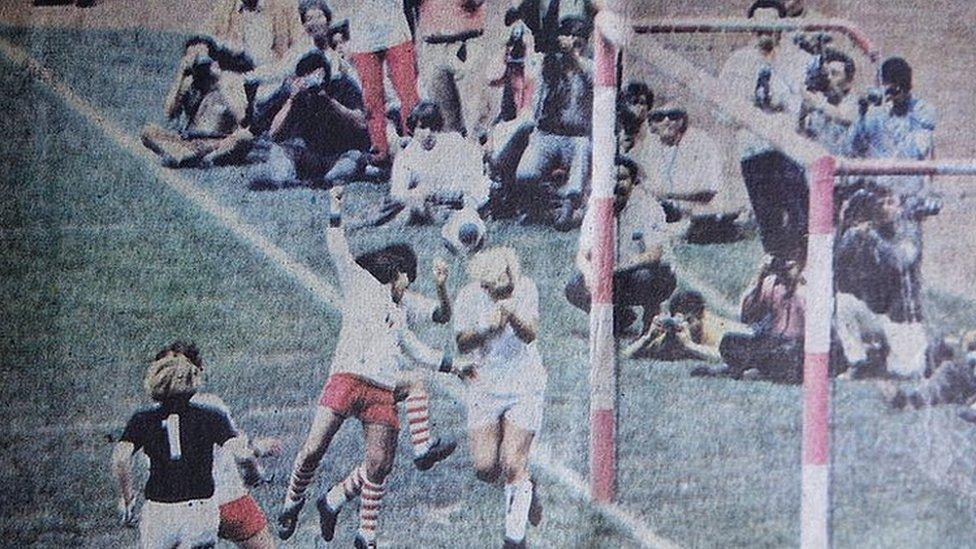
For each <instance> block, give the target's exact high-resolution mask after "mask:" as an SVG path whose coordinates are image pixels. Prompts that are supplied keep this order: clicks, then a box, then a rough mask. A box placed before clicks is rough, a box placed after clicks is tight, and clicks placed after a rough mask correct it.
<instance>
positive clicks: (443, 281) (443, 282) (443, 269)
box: [431, 257, 451, 324]
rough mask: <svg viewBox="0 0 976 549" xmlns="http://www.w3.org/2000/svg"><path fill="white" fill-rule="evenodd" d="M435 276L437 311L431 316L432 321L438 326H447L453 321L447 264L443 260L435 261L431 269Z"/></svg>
mask: <svg viewBox="0 0 976 549" xmlns="http://www.w3.org/2000/svg"><path fill="white" fill-rule="evenodd" d="M431 271H432V274H433V275H434V286H436V288H437V301H438V303H437V309H434V313H433V314H432V315H431V320H433V321H434V322H436V323H438V324H445V323H447V322H448V321H449V320H451V298H450V296H448V295H447V275H448V267H447V262H445V261H444V260H443V259H441V258H439V257H438V258H437V259H435V260H434V266H433V267H432V268H431Z"/></svg>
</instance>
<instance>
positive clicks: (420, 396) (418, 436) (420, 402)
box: [407, 389, 430, 457]
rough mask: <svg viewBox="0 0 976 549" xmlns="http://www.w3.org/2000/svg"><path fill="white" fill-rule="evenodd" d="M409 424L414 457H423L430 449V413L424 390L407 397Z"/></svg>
mask: <svg viewBox="0 0 976 549" xmlns="http://www.w3.org/2000/svg"><path fill="white" fill-rule="evenodd" d="M407 423H408V424H409V425H410V444H411V445H412V446H413V455H414V457H418V456H422V455H424V454H425V453H426V452H427V449H428V448H429V447H430V411H429V409H428V404H427V391H425V390H424V389H414V390H412V391H411V392H410V395H409V396H408V397H407Z"/></svg>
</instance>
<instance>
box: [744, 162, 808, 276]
mask: <svg viewBox="0 0 976 549" xmlns="http://www.w3.org/2000/svg"><path fill="white" fill-rule="evenodd" d="M741 166H742V179H743V180H744V181H745V184H746V190H747V191H748V192H749V202H750V204H752V209H753V212H755V214H756V224H757V225H758V226H759V238H760V239H761V240H762V246H763V250H764V251H765V252H766V253H768V254H770V255H773V256H776V257H782V258H786V259H795V258H798V257H802V256H803V255H804V252H805V251H806V245H807V210H808V209H809V206H808V196H809V190H808V189H807V183H806V175H805V173H804V171H803V167H802V166H800V165H799V164H797V163H796V162H793V161H792V160H791V159H790V158H789V157H787V156H786V155H784V154H783V153H781V152H779V151H767V152H764V153H761V154H757V155H755V156H750V157H749V158H746V159H744V160H743V161H742V163H741Z"/></svg>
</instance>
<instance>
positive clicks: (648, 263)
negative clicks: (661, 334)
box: [565, 158, 676, 335]
mask: <svg viewBox="0 0 976 549" xmlns="http://www.w3.org/2000/svg"><path fill="white" fill-rule="evenodd" d="M636 177H637V166H636V165H635V164H634V163H633V162H632V161H630V160H629V159H626V158H618V159H617V184H616V186H615V188H614V198H615V200H614V209H615V211H616V215H617V235H618V236H617V238H618V242H619V246H617V261H616V263H615V268H614V271H613V300H614V303H613V305H614V312H613V324H614V326H613V332H614V334H615V335H620V334H622V333H623V332H624V330H626V329H627V328H628V327H630V325H631V324H632V323H633V322H634V320H636V318H637V317H636V314H635V313H634V312H633V311H632V310H631V307H633V306H637V307H640V308H641V309H642V313H643V329H642V330H641V331H642V332H645V331H647V330H648V329H649V328H650V326H651V322H652V320H653V319H654V317H655V316H657V314H658V312H659V311H660V310H661V303H662V302H664V300H666V299H667V298H668V296H670V295H671V292H673V291H674V288H675V286H676V279H675V276H674V270H673V269H672V267H671V264H670V263H671V262H670V257H671V249H670V248H671V246H670V242H668V234H667V230H666V229H665V220H664V210H662V209H661V205H660V204H658V202H657V200H655V198H654V197H653V196H652V195H651V194H650V193H648V192H647V191H646V190H645V189H644V188H643V186H642V185H635V183H636ZM591 212H592V210H590V211H588V212H587V215H586V216H585V217H584V218H583V226H582V228H581V229H580V237H579V251H578V252H577V254H576V267H577V269H578V272H577V273H576V275H574V276H573V278H572V279H571V280H570V281H569V283H568V284H567V285H566V290H565V293H566V299H567V300H569V302H570V303H571V304H573V305H574V306H575V307H577V308H579V309H581V310H583V311H586V312H589V310H590V300H591V295H592V288H593V285H594V280H593V277H594V276H596V273H594V272H593V256H592V253H593V244H594V242H593V241H594V238H595V225H594V224H595V220H594V214H591Z"/></svg>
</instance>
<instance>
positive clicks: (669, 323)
mask: <svg viewBox="0 0 976 549" xmlns="http://www.w3.org/2000/svg"><path fill="white" fill-rule="evenodd" d="M678 326H681V323H680V322H678V319H676V318H674V317H670V316H668V317H664V318H662V319H661V327H662V328H664V330H665V331H666V332H675V331H677V330H678Z"/></svg>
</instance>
